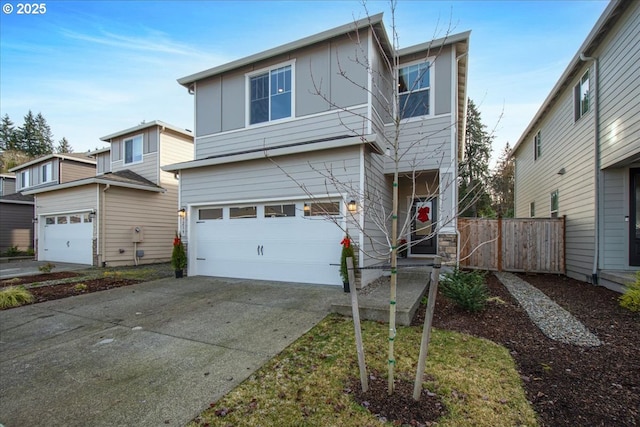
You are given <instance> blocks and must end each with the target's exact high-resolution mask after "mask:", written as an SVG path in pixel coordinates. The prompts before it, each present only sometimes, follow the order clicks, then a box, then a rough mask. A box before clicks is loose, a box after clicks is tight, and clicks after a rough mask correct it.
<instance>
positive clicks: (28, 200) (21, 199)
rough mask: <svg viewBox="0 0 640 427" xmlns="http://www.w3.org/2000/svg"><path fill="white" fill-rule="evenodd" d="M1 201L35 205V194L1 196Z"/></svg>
mask: <svg viewBox="0 0 640 427" xmlns="http://www.w3.org/2000/svg"><path fill="white" fill-rule="evenodd" d="M0 203H14V204H17V205H33V196H26V195H24V194H20V193H13V194H7V195H6V196H0Z"/></svg>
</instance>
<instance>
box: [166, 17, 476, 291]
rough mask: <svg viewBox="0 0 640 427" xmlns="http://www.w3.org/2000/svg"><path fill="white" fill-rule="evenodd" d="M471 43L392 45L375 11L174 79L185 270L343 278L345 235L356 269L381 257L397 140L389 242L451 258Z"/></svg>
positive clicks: (367, 277) (464, 37) (365, 277)
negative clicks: (185, 142)
mask: <svg viewBox="0 0 640 427" xmlns="http://www.w3.org/2000/svg"><path fill="white" fill-rule="evenodd" d="M468 46H469V33H468V32H466V33H461V34H454V35H449V36H448V37H446V38H443V39H440V40H433V41H428V42H425V43H423V44H420V45H416V46H412V47H408V48H404V49H401V50H397V51H396V50H395V49H394V48H393V45H392V43H391V41H390V40H389V38H388V36H387V32H386V30H385V28H384V25H383V22H382V14H379V15H375V16H371V17H370V18H367V19H363V20H360V21H357V22H351V23H350V24H347V25H343V26H340V27H337V28H334V29H331V30H328V31H325V32H322V33H319V34H315V35H312V36H309V37H306V38H303V39H301V40H297V41H294V42H291V43H288V44H285V45H283V46H279V47H275V48H273V49H270V50H267V51H264V52H260V53H257V54H255V55H252V56H249V57H246V58H242V59H238V60H236V61H233V62H230V63H227V64H224V65H221V66H218V67H215V68H212V69H208V70H204V71H201V72H198V73H196V74H193V75H190V76H186V77H184V78H181V79H179V80H178V82H179V83H180V84H181V85H183V86H185V87H186V88H187V89H188V91H189V93H190V94H192V95H193V96H194V98H195V124H194V126H195V141H194V144H195V159H194V160H193V161H190V162H184V163H179V164H175V165H170V166H166V167H165V168H164V170H166V171H171V172H176V173H178V174H179V176H180V205H179V207H180V208H182V209H185V212H186V213H187V216H186V219H185V222H184V231H185V238H184V240H185V241H186V242H187V244H188V270H189V274H190V275H205V276H222V277H235V278H247V279H265V280H275V281H293V282H301V283H318V284H331V285H340V284H341V280H340V276H339V272H338V267H337V266H336V265H337V264H338V263H339V260H340V251H341V246H340V242H341V241H342V239H343V237H344V235H345V232H348V233H349V234H350V236H351V238H352V239H353V242H354V243H355V245H356V246H357V248H358V249H359V253H358V263H359V266H360V267H373V266H378V265H380V264H381V263H384V262H388V260H389V252H390V247H389V240H388V236H390V235H391V211H392V203H391V201H392V192H393V188H394V186H395V185H394V183H393V176H394V172H395V170H396V167H395V165H396V161H395V155H396V150H395V144H394V141H396V136H397V140H398V141H399V150H398V155H399V156H400V157H399V158H398V165H399V168H398V171H399V180H398V183H397V189H398V193H399V200H400V203H399V205H400V206H399V214H398V217H399V218H398V219H399V222H400V223H401V224H407V225H410V227H409V226H408V227H407V232H406V233H405V234H403V235H401V236H399V238H404V239H406V240H407V241H408V243H409V244H410V245H411V247H410V249H409V256H410V257H426V256H433V255H435V254H437V253H440V254H443V255H448V256H455V253H456V252H455V251H456V223H455V216H456V199H457V195H456V184H455V176H456V173H457V162H458V159H459V156H460V154H461V153H462V149H461V144H462V143H463V136H464V117H465V109H466V76H467V52H468ZM395 59H398V60H399V63H398V65H397V66H396V62H394V60H395ZM393 82H397V85H398V87H397V88H396V87H394V83H393ZM396 91H398V92H399V99H400V106H396V105H394V104H395V103H394V99H396V96H395V95H397V94H398V92H396ZM398 110H400V111H398ZM396 113H398V114H396ZM394 117H399V118H400V120H399V128H397V127H396V126H395V125H394V119H393V118H394ZM396 130H399V133H396ZM414 184H415V185H414ZM380 274H381V270H380V269H374V268H370V269H363V270H362V277H361V280H362V284H367V283H369V282H370V281H372V280H373V279H375V278H376V277H377V276H379V275H380Z"/></svg>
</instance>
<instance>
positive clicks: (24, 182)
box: [20, 169, 30, 188]
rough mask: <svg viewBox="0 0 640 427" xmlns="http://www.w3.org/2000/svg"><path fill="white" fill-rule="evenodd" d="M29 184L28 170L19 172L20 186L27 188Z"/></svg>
mask: <svg viewBox="0 0 640 427" xmlns="http://www.w3.org/2000/svg"><path fill="white" fill-rule="evenodd" d="M29 185H30V182H29V170H28V169H27V170H26V171H22V172H20V188H27V187H28V186H29Z"/></svg>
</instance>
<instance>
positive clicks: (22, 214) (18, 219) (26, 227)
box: [0, 192, 34, 252]
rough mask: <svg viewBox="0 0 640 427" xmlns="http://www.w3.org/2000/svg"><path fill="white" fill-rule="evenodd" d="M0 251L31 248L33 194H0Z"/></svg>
mask: <svg viewBox="0 0 640 427" xmlns="http://www.w3.org/2000/svg"><path fill="white" fill-rule="evenodd" d="M0 210H1V211H2V214H0V252H6V251H7V250H8V249H10V248H17V249H18V250H20V251H26V250H28V249H31V248H33V212H34V207H33V196H23V195H22V194H20V193H15V192H14V193H11V194H6V195H0Z"/></svg>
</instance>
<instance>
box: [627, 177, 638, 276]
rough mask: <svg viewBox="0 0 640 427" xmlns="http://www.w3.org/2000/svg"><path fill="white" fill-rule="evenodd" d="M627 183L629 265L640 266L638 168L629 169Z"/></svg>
mask: <svg viewBox="0 0 640 427" xmlns="http://www.w3.org/2000/svg"><path fill="white" fill-rule="evenodd" d="M629 183H630V185H629V188H630V190H631V191H630V197H629V265H635V266H640V169H631V179H630V180H629Z"/></svg>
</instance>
